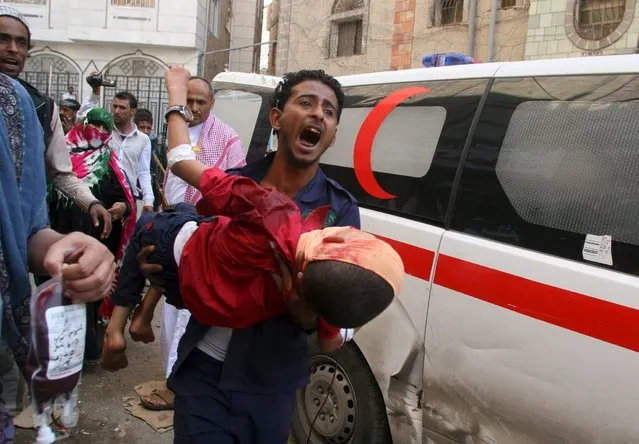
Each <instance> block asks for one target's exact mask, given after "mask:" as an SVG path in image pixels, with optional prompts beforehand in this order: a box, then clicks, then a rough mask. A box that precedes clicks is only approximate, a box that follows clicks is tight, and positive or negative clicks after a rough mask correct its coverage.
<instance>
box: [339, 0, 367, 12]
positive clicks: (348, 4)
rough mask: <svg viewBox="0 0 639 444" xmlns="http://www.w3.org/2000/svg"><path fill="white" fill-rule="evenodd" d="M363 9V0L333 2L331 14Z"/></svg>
mask: <svg viewBox="0 0 639 444" xmlns="http://www.w3.org/2000/svg"><path fill="white" fill-rule="evenodd" d="M363 7H364V0H335V3H333V11H332V12H333V14H339V13H342V12H347V11H352V10H354V9H360V8H363Z"/></svg>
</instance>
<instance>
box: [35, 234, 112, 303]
mask: <svg viewBox="0 0 639 444" xmlns="http://www.w3.org/2000/svg"><path fill="white" fill-rule="evenodd" d="M44 268H45V269H46V270H47V272H48V273H49V275H51V276H57V277H60V279H61V281H62V284H63V286H64V289H65V292H64V294H65V296H66V297H68V298H69V299H71V300H73V301H77V302H92V301H98V300H100V299H102V298H103V297H104V296H106V295H107V293H108V292H109V290H111V287H112V286H113V280H114V279H115V270H116V265H115V259H114V257H113V255H112V254H111V252H110V251H109V250H108V249H107V247H105V246H104V245H102V244H101V243H100V242H99V241H98V240H97V239H94V238H92V237H89V236H87V235H86V234H83V233H77V232H76V233H71V234H68V235H66V236H64V237H63V238H62V239H60V240H59V241H57V242H56V243H54V244H53V245H51V247H49V250H48V251H47V254H46V256H45V258H44Z"/></svg>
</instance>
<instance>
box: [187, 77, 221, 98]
mask: <svg viewBox="0 0 639 444" xmlns="http://www.w3.org/2000/svg"><path fill="white" fill-rule="evenodd" d="M191 80H201V81H203V82H204V83H206V84H207V85H208V86H209V94H211V99H214V98H215V91H213V84H212V83H211V81H210V80H208V79H206V78H204V77H200V76H191V78H190V79H189V82H190V81H191Z"/></svg>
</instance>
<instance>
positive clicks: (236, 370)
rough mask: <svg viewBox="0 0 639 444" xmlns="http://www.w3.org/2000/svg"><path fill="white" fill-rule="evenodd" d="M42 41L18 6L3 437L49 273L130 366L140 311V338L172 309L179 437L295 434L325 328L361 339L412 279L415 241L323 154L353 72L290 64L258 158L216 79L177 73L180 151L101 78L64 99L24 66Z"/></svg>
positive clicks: (152, 401) (3, 172) (3, 274)
mask: <svg viewBox="0 0 639 444" xmlns="http://www.w3.org/2000/svg"><path fill="white" fill-rule="evenodd" d="M30 45H31V36H30V31H29V27H28V24H27V22H26V20H25V19H24V17H23V16H22V15H21V14H20V13H19V12H17V11H15V10H13V9H11V8H8V7H5V6H0V72H1V74H0V108H1V111H2V112H1V116H0V156H1V157H2V159H1V160H0V183H1V184H2V186H1V190H2V191H1V192H0V230H1V231H0V295H1V296H2V297H1V298H0V306H1V307H2V318H1V319H0V322H1V326H2V349H1V350H2V351H1V352H0V353H2V356H1V357H2V365H0V380H1V381H2V386H0V409H1V411H0V443H3V442H11V437H12V434H13V429H12V425H11V413H12V412H11V411H10V410H11V408H12V407H18V408H19V407H21V406H20V405H16V404H19V403H17V402H16V400H15V398H14V400H13V401H14V402H11V401H10V397H11V396H15V395H14V393H17V392H16V390H15V388H12V387H9V386H8V384H7V382H6V381H8V380H10V378H7V377H6V376H7V375H8V374H10V373H11V372H14V373H16V374H18V375H22V377H28V375H26V373H25V368H24V360H25V356H26V351H27V350H28V345H29V299H30V294H31V291H32V290H31V288H32V287H31V284H30V281H29V272H30V273H32V274H33V275H34V277H35V279H36V283H39V282H44V281H45V280H47V279H50V278H51V277H58V278H60V279H61V282H63V284H64V287H65V295H66V296H67V297H69V298H71V299H74V300H77V301H79V302H85V303H87V316H88V331H87V345H86V349H85V350H86V351H85V358H86V359H89V360H91V359H100V360H101V365H102V366H103V368H105V369H107V370H110V371H117V370H119V369H121V368H123V367H124V366H126V365H127V358H126V342H125V336H124V331H125V328H126V325H127V323H128V320H129V314H130V312H132V317H131V322H130V325H129V332H130V336H131V338H132V339H133V340H135V341H141V342H145V343H147V342H152V341H154V340H155V337H154V334H153V330H152V328H151V320H152V319H153V316H154V313H155V309H156V306H157V305H158V304H159V303H160V302H162V303H163V311H162V313H163V314H162V322H161V337H160V344H161V349H162V358H163V363H164V371H165V375H166V377H167V384H166V387H164V388H162V389H159V390H156V391H154V392H153V393H151V394H150V395H148V396H145V397H144V398H143V399H142V400H141V401H142V403H143V405H144V406H145V407H147V408H149V409H152V410H174V436H175V438H174V439H175V442H176V443H210V442H215V443H220V444H225V443H242V444H245V443H246V444H249V443H264V444H274V443H275V444H277V443H282V444H283V443H286V442H287V439H288V434H289V426H290V421H291V415H292V411H293V404H294V393H295V391H296V390H297V389H299V388H301V387H303V386H304V385H305V384H306V383H307V382H308V378H309V370H308V361H307V338H308V333H309V332H313V331H317V332H318V335H317V337H318V339H317V340H318V342H319V345H320V347H321V349H322V350H324V351H327V352H330V351H332V350H335V349H337V348H339V347H341V346H342V345H343V344H344V343H345V341H348V340H350V339H351V338H352V336H353V334H354V332H355V330H356V329H357V328H358V327H360V326H362V325H364V324H365V323H366V322H368V321H369V320H370V319H372V318H373V317H375V316H376V315H378V314H379V313H381V311H382V310H384V309H385V308H386V307H387V306H388V304H390V303H391V301H392V299H393V298H394V297H395V296H396V294H397V292H398V291H399V288H400V287H401V282H402V279H403V265H402V264H401V260H400V259H399V256H398V255H397V253H395V252H394V250H392V248H390V247H389V246H388V245H387V244H385V243H384V242H382V241H380V240H378V239H376V238H375V237H374V236H372V235H369V234H366V233H363V232H361V231H359V228H360V218H359V209H358V206H357V202H356V201H355V199H354V198H353V197H352V196H351V195H350V194H349V193H348V192H347V191H346V190H344V189H343V188H342V187H341V186H340V185H339V184H337V183H336V182H335V181H333V180H331V179H330V178H328V177H327V176H325V175H324V173H323V172H322V170H321V169H320V168H319V160H320V157H321V156H322V154H323V153H324V152H325V151H326V150H327V149H328V148H329V147H330V146H332V144H333V143H334V140H335V135H336V131H337V126H338V123H339V119H340V115H341V111H342V107H343V104H344V94H343V92H342V89H341V86H340V84H339V82H337V81H336V80H335V79H334V78H332V77H331V76H329V75H327V74H325V73H324V72H322V71H300V72H297V73H290V74H287V75H285V76H284V78H283V80H282V82H281V83H280V84H279V86H278V87H277V89H276V90H275V93H274V96H273V102H272V104H271V105H272V107H271V110H270V114H269V118H270V122H271V125H272V127H273V129H274V131H275V134H276V137H277V146H278V150H277V151H276V152H274V153H270V154H268V155H267V156H266V157H264V158H263V159H262V160H260V161H258V162H255V163H252V164H249V165H247V164H246V161H245V149H244V146H243V144H242V141H241V140H240V138H239V136H238V134H237V133H236V132H235V131H234V130H233V129H232V128H231V127H229V126H228V125H226V124H224V123H223V122H222V121H220V119H219V118H217V117H216V116H215V114H214V113H213V108H214V104H215V96H214V91H213V88H212V85H211V83H210V81H208V80H207V79H204V78H201V77H195V76H191V74H190V73H188V72H187V71H186V70H185V69H184V68H181V67H172V68H171V69H170V70H168V71H167V73H166V85H167V89H168V96H169V104H170V107H169V109H168V111H167V114H166V116H165V118H166V121H167V125H168V133H167V134H168V136H167V139H168V140H167V143H166V145H167V146H168V151H167V152H163V151H162V150H161V149H160V148H159V147H158V145H159V144H158V139H157V137H156V136H155V135H153V134H152V129H153V125H154V122H153V114H152V113H151V112H150V111H148V110H145V109H141V108H139V107H138V103H137V99H136V97H135V96H133V95H132V94H131V93H129V92H126V91H122V92H119V93H117V94H115V97H114V99H113V102H112V104H111V109H110V110H105V109H103V108H100V101H101V100H100V92H101V88H100V86H99V85H97V84H95V83H93V84H92V83H91V78H93V74H95V73H92V75H90V76H89V78H88V79H87V81H88V82H89V84H90V86H91V89H92V92H91V94H90V95H88V96H87V97H86V98H85V99H84V101H83V102H82V103H81V104H80V103H79V101H78V100H77V98H76V96H75V95H74V91H73V90H71V89H70V90H69V91H68V92H67V93H66V94H65V96H64V97H63V98H62V100H61V101H60V103H59V104H56V103H55V102H54V101H53V100H52V99H51V98H49V97H47V96H45V95H44V94H42V93H41V92H39V91H37V90H36V89H35V88H34V87H32V86H31V85H29V84H28V83H26V82H24V81H23V80H21V79H20V78H19V75H20V73H21V71H22V69H23V68H24V62H25V60H26V57H27V55H28V50H29V48H30ZM156 123H157V122H156ZM225 171H226V173H225ZM27 184H28V185H27ZM73 249H75V250H79V251H80V254H79V257H76V256H77V255H74V260H73V261H70V260H69V259H68V252H69V250H73ZM68 262H72V263H68ZM147 279H148V281H149V282H150V283H151V285H150V287H149V288H148V290H147V291H146V294H142V292H143V290H144V288H145V285H144V283H145V281H146V280H147ZM163 296H164V298H163ZM101 323H103V324H105V325H107V327H106V333H105V337H104V345H103V348H102V349H101V347H100V346H99V344H100V342H101V341H99V340H98V335H99V334H100V333H99V329H98V326H99V325H101ZM9 358H11V362H12V364H11V365H5V362H8V360H9ZM17 379H18V378H14V381H16V380H17Z"/></svg>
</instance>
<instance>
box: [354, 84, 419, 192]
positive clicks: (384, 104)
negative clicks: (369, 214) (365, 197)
mask: <svg viewBox="0 0 639 444" xmlns="http://www.w3.org/2000/svg"><path fill="white" fill-rule="evenodd" d="M429 92H430V90H429V89H428V88H422V87H420V86H413V87H410V88H404V89H400V90H397V91H395V92H393V93H391V94H389V95H388V96H387V97H385V98H384V99H382V100H381V101H380V102H379V103H378V104H377V105H375V107H374V108H373V109H372V110H371V112H370V113H369V114H368V116H366V119H364V123H362V126H361V127H360V129H359V132H358V133H357V138H356V139H355V149H354V151H353V168H354V170H355V176H356V177H357V181H358V182H359V184H360V185H361V187H362V188H363V189H364V191H366V192H367V193H368V194H370V195H371V196H373V197H376V198H378V199H394V198H395V197H397V196H394V195H392V194H390V193H387V192H386V190H384V189H383V188H382V187H381V186H380V185H379V183H377V180H376V179H375V175H374V174H373V165H372V162H371V157H372V154H373V142H374V141H375V136H377V131H379V128H380V127H381V126H382V123H384V120H386V117H388V115H389V114H390V113H391V112H392V111H393V110H394V109H395V108H396V107H397V105H399V104H400V103H402V102H403V101H404V100H406V99H408V98H409V97H412V96H415V95H417V94H427V93H429Z"/></svg>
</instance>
